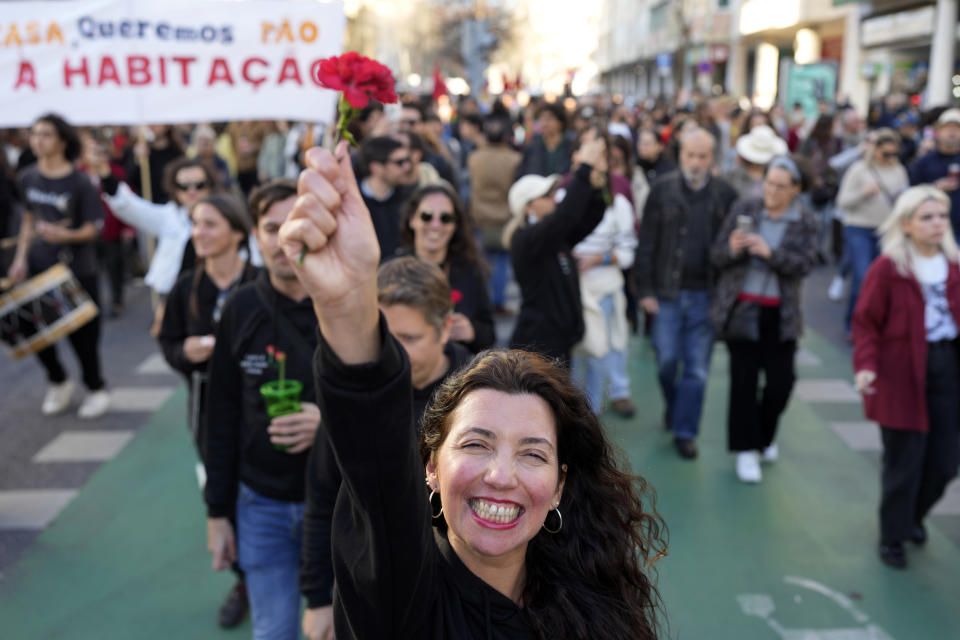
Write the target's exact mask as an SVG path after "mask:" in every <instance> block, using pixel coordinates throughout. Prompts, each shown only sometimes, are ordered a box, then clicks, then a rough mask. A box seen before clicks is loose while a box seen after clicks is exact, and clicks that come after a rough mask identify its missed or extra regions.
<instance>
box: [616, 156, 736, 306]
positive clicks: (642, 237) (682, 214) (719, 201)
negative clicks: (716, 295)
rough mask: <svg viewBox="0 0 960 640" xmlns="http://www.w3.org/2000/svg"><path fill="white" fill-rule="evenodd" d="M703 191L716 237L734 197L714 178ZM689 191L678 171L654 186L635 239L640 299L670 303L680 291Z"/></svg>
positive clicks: (712, 236)
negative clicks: (658, 299) (705, 194)
mask: <svg viewBox="0 0 960 640" xmlns="http://www.w3.org/2000/svg"><path fill="white" fill-rule="evenodd" d="M704 189H707V190H708V192H707V196H708V197H709V199H710V209H711V215H710V237H711V238H716V236H717V232H718V231H719V229H720V225H721V224H722V223H723V219H724V217H725V216H726V214H727V211H728V210H729V209H730V205H731V204H733V201H734V200H735V199H736V197H737V194H736V192H735V191H734V190H733V188H732V187H731V186H730V185H729V184H727V183H726V182H724V181H723V180H722V179H720V178H716V177H711V178H710V181H709V182H708V183H707V185H706V186H705V187H704ZM688 191H689V188H688V187H687V186H686V184H685V183H684V180H683V175H682V174H681V172H680V171H679V170H678V171H673V172H671V173H668V174H667V175H665V176H663V177H661V178H658V179H657V180H656V181H655V182H654V183H653V187H652V189H651V191H650V195H649V196H648V198H647V204H646V205H645V207H644V211H643V221H642V223H641V225H640V234H639V236H638V238H637V240H638V245H637V252H636V260H635V273H636V279H637V294H638V297H639V298H646V297H653V296H655V297H658V298H666V299H668V300H672V299H674V298H676V297H677V293H678V292H679V291H680V278H681V275H682V273H683V256H684V254H683V252H684V246H685V243H684V236H685V235H686V234H687V224H688V218H689V207H688V205H687V202H686V200H685V194H686V193H687V192H688ZM711 282H712V277H711Z"/></svg>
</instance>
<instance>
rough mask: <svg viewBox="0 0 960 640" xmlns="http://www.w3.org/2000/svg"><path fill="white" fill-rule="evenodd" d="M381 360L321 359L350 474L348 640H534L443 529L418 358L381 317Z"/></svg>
mask: <svg viewBox="0 0 960 640" xmlns="http://www.w3.org/2000/svg"><path fill="white" fill-rule="evenodd" d="M380 337H381V344H382V347H381V351H380V355H379V357H378V359H377V361H376V362H371V363H367V364H363V365H356V366H347V365H344V364H343V363H342V362H341V361H340V360H339V358H337V356H336V355H335V354H334V353H333V352H332V351H331V350H330V349H329V348H327V347H326V345H325V344H323V338H322V337H321V338H320V342H321V346H320V348H318V349H317V355H316V358H315V360H314V367H315V375H316V379H317V389H318V391H317V396H318V398H319V399H320V408H321V411H322V412H323V416H324V417H323V423H322V424H321V426H320V430H321V432H322V435H321V436H320V437H325V438H327V439H328V440H329V442H330V445H331V447H332V449H333V452H334V455H335V457H336V460H337V465H338V466H339V468H340V471H341V473H342V474H343V485H342V487H341V489H340V493H339V495H338V496H337V503H336V508H335V511H334V515H333V565H334V574H335V575H336V584H335V587H334V607H333V611H334V614H333V615H334V628H335V632H336V636H337V639H338V640H351V639H353V638H363V639H364V640H366V639H369V638H377V639H379V638H391V639H404V638H410V639H416V640H441V639H450V640H454V639H455V640H471V639H476V640H518V639H519V640H525V639H528V638H530V639H532V638H533V637H534V636H533V634H532V633H531V631H530V625H529V622H528V619H527V615H526V613H525V612H524V610H523V609H521V608H520V607H518V606H517V605H516V604H514V602H513V601H512V600H510V599H509V598H507V597H506V596H504V595H503V594H501V593H499V592H498V591H496V590H495V589H494V588H493V587H491V586H490V585H488V584H486V583H485V582H484V581H483V580H481V579H480V578H478V577H477V576H476V575H474V574H473V573H472V572H471V571H470V570H468V569H467V568H466V567H465V566H464V565H463V563H462V562H461V561H460V559H459V558H458V557H457V555H456V553H455V552H454V551H453V550H452V549H451V548H450V545H449V543H448V542H447V539H446V537H445V536H444V535H443V534H442V533H439V532H438V533H436V534H435V533H434V528H433V526H432V525H431V518H430V512H429V508H428V505H427V498H426V496H425V495H424V484H423V479H424V469H423V464H422V463H421V461H420V455H419V453H418V452H417V441H416V433H415V430H414V429H413V426H412V422H413V418H412V416H413V399H412V396H411V393H410V363H409V362H408V360H407V358H406V355H405V354H404V352H403V348H402V347H401V346H400V344H399V343H398V342H397V341H396V339H395V338H393V337H392V336H391V335H390V333H389V332H388V331H387V328H386V322H385V321H384V320H383V318H382V317H381V319H380Z"/></svg>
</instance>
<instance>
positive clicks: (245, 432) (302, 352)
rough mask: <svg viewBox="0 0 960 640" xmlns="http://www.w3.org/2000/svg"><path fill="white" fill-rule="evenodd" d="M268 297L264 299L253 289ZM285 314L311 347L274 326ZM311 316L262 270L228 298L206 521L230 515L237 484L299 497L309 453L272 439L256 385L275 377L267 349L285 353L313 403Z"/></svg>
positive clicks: (213, 397) (210, 410) (216, 375)
mask: <svg viewBox="0 0 960 640" xmlns="http://www.w3.org/2000/svg"><path fill="white" fill-rule="evenodd" d="M258 287H259V288H260V290H261V291H262V292H263V294H264V295H265V296H266V298H267V300H268V301H269V302H270V305H269V307H268V306H267V305H265V304H264V303H263V301H262V300H261V296H260V294H258V292H257V288H258ZM278 314H283V315H284V316H285V317H286V318H287V319H288V320H290V322H291V323H292V324H293V325H294V327H295V328H296V329H297V331H298V333H299V334H300V335H301V336H302V338H303V340H304V341H305V342H306V346H307V347H309V349H305V348H303V347H298V342H301V341H299V340H295V339H292V338H291V337H289V336H288V335H286V334H285V332H284V331H283V330H282V328H281V326H279V325H278V323H277V320H276V318H277V315H278ZM316 328H317V317H316V315H314V312H313V304H312V302H311V301H310V298H309V297H308V298H305V299H304V300H302V301H300V302H295V301H293V300H291V299H290V298H287V297H286V296H284V295H283V294H281V293H279V292H278V291H276V290H275V289H274V288H273V287H272V286H271V285H270V280H269V277H268V274H267V272H266V271H264V272H262V273H261V274H260V276H259V277H258V278H257V279H256V280H254V281H253V282H251V283H249V284H246V285H244V286H242V287H240V288H239V289H237V291H236V292H235V293H234V294H233V295H232V296H231V297H230V299H229V300H227V303H226V304H225V305H224V309H223V316H222V317H221V319H220V325H219V326H218V327H217V333H216V339H217V341H216V344H215V346H214V348H213V356H211V358H210V368H209V374H210V383H209V385H210V386H209V399H208V402H207V429H206V436H205V443H204V447H203V450H204V451H205V455H206V459H205V462H206V465H207V486H206V489H205V490H204V497H205V499H206V502H207V513H208V515H209V516H210V517H211V518H217V517H226V516H228V515H229V514H231V513H233V511H234V508H235V504H236V500H237V488H238V486H239V483H240V482H243V483H244V484H246V485H247V486H249V487H250V488H251V489H253V490H254V491H256V492H257V493H259V494H261V495H264V496H266V497H268V498H272V499H274V500H280V501H285V502H303V500H304V474H305V470H306V466H307V452H306V451H305V452H303V453H299V454H296V455H291V454H289V453H286V452H285V451H280V450H277V449H275V448H274V447H273V445H272V444H271V443H270V437H269V434H268V433H267V426H268V425H269V424H270V418H269V417H268V416H267V411H266V406H265V405H264V401H263V398H262V397H261V395H260V386H261V385H263V384H264V383H266V382H270V381H272V380H276V379H277V370H276V368H275V367H273V366H271V365H270V364H269V362H268V356H267V346H270V345H272V346H274V347H275V348H276V349H277V350H279V351H284V352H286V354H287V365H286V377H287V379H288V380H299V381H300V382H301V383H303V393H302V395H301V397H300V400H301V402H315V398H316V393H315V387H314V380H313V370H312V368H311V359H312V355H313V354H312V349H314V348H315V347H316V344H317V343H316Z"/></svg>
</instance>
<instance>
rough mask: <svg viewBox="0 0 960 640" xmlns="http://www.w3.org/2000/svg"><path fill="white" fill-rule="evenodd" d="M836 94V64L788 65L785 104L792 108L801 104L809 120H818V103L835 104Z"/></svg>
mask: <svg viewBox="0 0 960 640" xmlns="http://www.w3.org/2000/svg"><path fill="white" fill-rule="evenodd" d="M836 93H837V65H836V63H833V62H817V63H814V64H792V63H789V62H788V63H787V78H786V83H785V91H784V94H785V96H784V100H783V103H784V104H786V105H791V106H792V105H793V104H795V103H797V102H799V103H800V104H801V105H803V112H804V113H805V114H806V115H807V117H808V118H816V117H817V101H818V100H821V99H823V100H826V101H827V102H829V103H830V104H833V100H834V96H835V95H836Z"/></svg>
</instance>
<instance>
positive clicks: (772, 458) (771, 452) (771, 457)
mask: <svg viewBox="0 0 960 640" xmlns="http://www.w3.org/2000/svg"><path fill="white" fill-rule="evenodd" d="M779 457H780V449H779V448H778V447H777V443H776V442H774V443H773V444H771V445H770V446H769V447H767V448H766V449H764V450H763V453H762V454H760V460H761V462H776V461H777V458H779Z"/></svg>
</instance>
